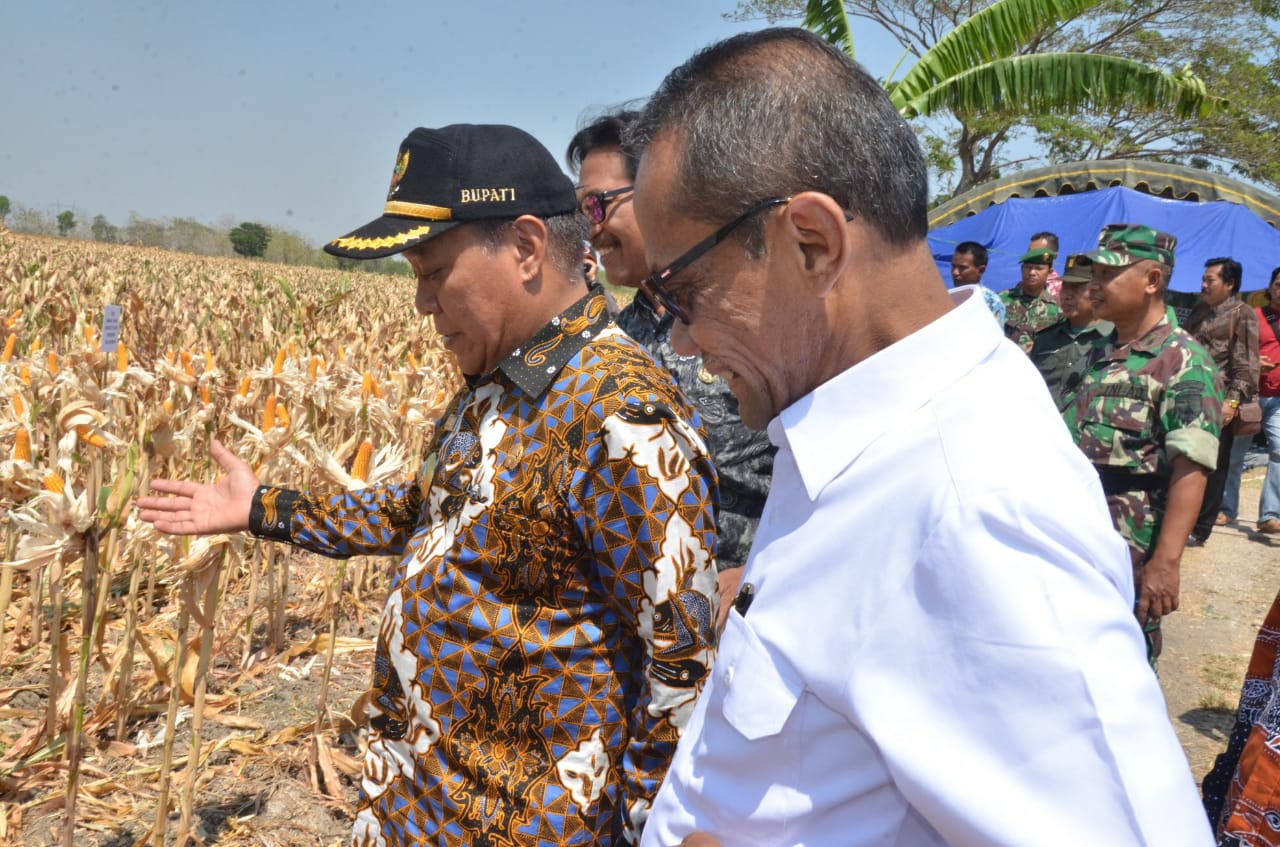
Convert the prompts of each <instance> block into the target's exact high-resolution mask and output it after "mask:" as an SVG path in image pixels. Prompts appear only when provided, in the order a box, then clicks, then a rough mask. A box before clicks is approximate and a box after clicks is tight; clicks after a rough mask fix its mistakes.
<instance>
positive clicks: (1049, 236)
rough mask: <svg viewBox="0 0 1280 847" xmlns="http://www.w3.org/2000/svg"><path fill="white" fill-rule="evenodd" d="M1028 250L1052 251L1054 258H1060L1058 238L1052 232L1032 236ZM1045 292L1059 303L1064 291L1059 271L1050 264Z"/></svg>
mask: <svg viewBox="0 0 1280 847" xmlns="http://www.w3.org/2000/svg"><path fill="white" fill-rule="evenodd" d="M1027 249H1028V250H1050V251H1052V252H1053V255H1054V257H1055V258H1056V257H1057V256H1058V236H1057V235H1055V234H1054V233H1052V232H1048V231H1045V232H1037V233H1036V234H1035V235H1033V236H1031V241H1029V242H1028V243H1027ZM1044 289H1045V291H1047V292H1049V298H1050V299H1051V300H1053V302H1055V303H1057V302H1058V293H1059V292H1060V291H1062V277H1060V276H1058V271H1057V269H1056V268H1054V266H1053V264H1052V263H1050V264H1049V278H1048V279H1047V280H1045V283H1044Z"/></svg>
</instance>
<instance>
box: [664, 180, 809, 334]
mask: <svg viewBox="0 0 1280 847" xmlns="http://www.w3.org/2000/svg"><path fill="white" fill-rule="evenodd" d="M790 202H791V198H790V197H770V198H769V199H768V200H761V201H760V202H759V203H756V204H755V205H754V206H751V207H750V208H748V209H747V210H746V211H745V212H743V213H742V214H740V215H738V216H737V217H736V218H734V219H733V220H731V221H729V222H728V223H727V224H725V225H724V226H722V227H720V228H719V229H717V230H716V231H715V232H713V233H711V234H710V235H708V236H707V237H706V238H704V239H702V240H701V241H699V242H698V243H697V244H695V245H693V246H692V247H690V248H689V249H688V250H687V251H685V253H684V254H683V255H681V256H679V257H678V258H677V259H676V260H675V261H674V262H672V263H671V264H669V265H667V266H666V267H665V268H663V269H662V270H660V271H658V272H657V273H655V274H653V275H651V276H650V277H648V278H647V279H645V280H644V281H643V282H641V283H640V290H641V291H643V292H644V293H645V295H646V296H647V297H648V298H649V300H650V301H652V302H653V303H654V304H656V305H658V306H661V307H663V308H664V309H666V310H667V311H668V312H670V313H671V314H672V315H674V316H675V317H676V318H677V319H679V320H682V321H684V322H685V323H689V314H688V313H687V312H686V311H685V310H684V308H683V307H681V305H680V301H679V300H678V299H676V297H675V296H674V295H672V294H671V292H670V291H668V290H667V281H668V280H670V279H671V277H673V276H675V275H676V274H678V273H680V271H682V270H684V269H685V268H687V267H689V266H690V265H692V264H693V263H694V262H696V261H698V259H700V258H702V254H703V253H706V252H707V251H708V250H710V249H711V248H712V247H715V246H716V245H717V244H719V243H720V242H721V241H724V240H725V239H726V238H728V237H729V233H731V232H733V231H734V230H735V229H737V228H738V227H739V226H741V225H742V223H743V222H744V221H746V220H747V219H748V218H750V217H751V216H752V215H754V214H756V213H758V212H762V211H764V210H765V209H768V208H771V207H773V206H780V205H782V204H783V203H790Z"/></svg>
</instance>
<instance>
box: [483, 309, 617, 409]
mask: <svg viewBox="0 0 1280 847" xmlns="http://www.w3.org/2000/svg"><path fill="white" fill-rule="evenodd" d="M612 324H613V320H612V319H611V318H610V317H609V310H608V308H607V307H606V305H605V301H604V296H603V294H602V293H601V290H600V289H599V288H592V289H590V290H589V291H588V292H587V293H586V294H585V295H583V296H582V298H581V299H579V300H578V301H577V302H576V303H574V304H573V305H572V306H570V307H569V308H567V309H565V310H564V311H563V312H561V313H560V314H558V315H556V316H555V317H554V318H552V319H551V320H550V322H548V323H547V324H546V325H545V326H543V327H542V329H540V330H538V331H537V332H535V333H534V334H533V337H532V338H530V339H529V340H528V341H526V342H525V343H524V344H522V345H520V346H519V347H517V348H516V349H515V350H512V351H511V353H510V355H508V356H507V358H505V359H503V360H502V361H501V362H500V363H498V367H496V368H494V370H493V372H491V373H488V374H485V375H484V376H477V377H467V384H468V385H470V386H471V387H472V388H476V387H478V386H480V385H482V384H483V383H486V382H488V381H490V380H491V379H492V378H493V376H494V374H495V373H497V372H498V371H501V372H502V373H503V374H504V375H505V376H506V377H507V379H509V380H511V381H512V382H513V383H515V385H516V387H517V388H519V389H520V390H521V391H523V392H524V393H525V394H526V395H528V396H529V397H540V396H541V395H542V393H543V392H544V391H546V390H547V387H548V386H550V385H551V383H552V381H553V380H555V378H556V374H558V373H560V371H561V370H562V369H563V368H564V366H565V365H567V364H568V363H569V360H570V359H572V358H573V357H574V356H576V355H577V354H578V352H579V351H580V350H582V348H583V347H585V346H587V342H589V341H591V340H592V339H593V338H595V337H596V336H597V335H599V334H600V333H601V332H603V331H604V330H606V329H608V328H609V327H610V326H611V325H612Z"/></svg>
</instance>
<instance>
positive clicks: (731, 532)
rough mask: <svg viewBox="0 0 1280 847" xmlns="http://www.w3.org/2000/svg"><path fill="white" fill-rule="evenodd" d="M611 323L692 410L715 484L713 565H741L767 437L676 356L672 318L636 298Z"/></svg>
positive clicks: (723, 390)
mask: <svg viewBox="0 0 1280 847" xmlns="http://www.w3.org/2000/svg"><path fill="white" fill-rule="evenodd" d="M614 320H615V321H617V324H618V326H620V327H622V330H623V332H625V333H627V335H630V336H631V337H632V338H633V339H635V340H636V341H638V342H639V343H640V346H641V347H644V348H645V349H646V350H648V351H649V353H650V354H651V355H652V356H653V357H654V358H655V359H657V360H658V364H660V365H662V366H663V367H664V368H666V369H667V370H668V371H670V372H671V375H672V376H674V377H675V379H676V383H677V384H678V385H679V386H680V390H681V391H683V392H684V393H685V396H687V397H688V398H689V400H690V401H692V402H693V404H694V406H696V407H697V409H698V414H699V415H700V416H701V417H702V424H703V428H704V431H705V432H706V434H707V448H708V449H709V450H710V451H711V459H712V461H713V462H715V466H716V471H717V473H718V474H719V480H720V512H719V516H718V519H717V523H718V527H719V528H718V533H719V537H718V538H717V541H716V566H717V567H718V568H719V569H720V570H724V569H725V568H732V567H737V566H739V565H741V564H743V563H745V562H746V560H747V553H749V552H751V543H752V542H753V541H754V540H755V537H756V527H757V526H758V525H759V523H760V513H761V512H762V511H763V510H764V501H765V498H767V497H768V496H769V480H770V479H771V478H772V477H773V454H774V453H776V452H777V448H776V447H774V446H773V445H772V444H770V443H769V436H768V434H767V433H764V432H755V431H753V430H750V429H748V428H747V426H746V424H744V423H743V422H742V418H740V417H738V400H737V398H735V397H734V396H733V393H732V392H731V391H730V390H729V385H728V383H726V382H725V381H724V380H723V379H721V378H720V377H718V376H713V375H712V374H711V373H710V372H708V371H707V369H706V368H704V367H703V366H702V357H701V356H681V355H680V354H679V353H677V352H676V351H675V349H674V348H673V347H672V346H671V327H672V325H673V324H674V323H675V318H673V317H671V316H670V315H663V316H662V317H659V316H658V314H657V312H656V311H654V308H653V305H652V304H651V303H650V302H649V300H648V299H647V298H646V297H645V296H644V295H643V294H640V293H637V294H636V296H635V299H634V300H632V301H631V303H630V305H628V306H627V307H626V308H625V309H623V310H622V312H621V313H620V314H619V315H618V316H617V317H616V318H614Z"/></svg>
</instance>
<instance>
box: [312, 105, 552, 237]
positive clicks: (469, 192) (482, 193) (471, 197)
mask: <svg viewBox="0 0 1280 847" xmlns="http://www.w3.org/2000/svg"><path fill="white" fill-rule="evenodd" d="M577 208H578V198H577V194H576V193H575V192H574V188H573V182H572V181H571V180H570V179H569V177H568V176H566V175H565V173H564V171H562V170H560V166H559V165H558V164H557V163H556V160H555V157H553V156H552V155H551V153H550V152H549V151H548V150H547V148H545V147H543V146H542V144H541V143H539V142H538V140H537V139H536V138H534V137H533V136H532V135H530V134H529V133H527V132H525V131H524V130H522V129H517V128H516V127H513V126H503V125H500V124H453V125H451V126H446V127H441V128H440V129H426V128H424V127H418V128H417V129H415V130H414V131H413V132H411V133H409V136H408V137H407V138H405V140H404V141H402V142H401V143H400V151H399V152H398V153H397V154H396V164H395V169H394V170H393V171H392V173H391V188H390V189H389V190H388V191H387V202H386V205H385V206H384V207H383V209H382V217H380V218H378V219H377V220H374V221H370V222H369V223H367V224H365V225H364V226H362V227H360V228H359V229H357V230H355V231H354V232H349V233H347V234H346V235H344V236H342V237H341V238H335V239H334V240H333V241H330V242H329V243H328V244H326V245H325V246H324V250H325V252H326V253H330V254H332V255H334V256H344V257H348V258H352V259H378V258H381V257H383V256H390V255H392V254H394V253H400V252H402V251H404V250H408V249H409V248H410V247H412V246H414V245H415V244H418V243H420V242H422V241H425V240H426V239H428V238H433V237H435V236H437V235H439V234H441V233H442V232H448V231H449V230H450V229H453V227H455V226H457V225H458V224H460V223H466V222H469V221H484V220H500V219H506V218H517V217H519V216H520V215H535V216H537V217H540V218H545V217H550V216H552V215H560V214H564V213H566V212H573V211H576V210H577Z"/></svg>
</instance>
